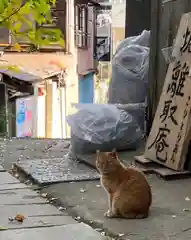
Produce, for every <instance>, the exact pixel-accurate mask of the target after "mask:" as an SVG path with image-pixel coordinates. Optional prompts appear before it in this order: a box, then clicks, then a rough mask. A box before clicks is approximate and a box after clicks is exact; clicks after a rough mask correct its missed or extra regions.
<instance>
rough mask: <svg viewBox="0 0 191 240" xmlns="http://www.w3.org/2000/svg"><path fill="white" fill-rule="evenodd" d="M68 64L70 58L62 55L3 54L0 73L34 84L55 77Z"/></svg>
mask: <svg viewBox="0 0 191 240" xmlns="http://www.w3.org/2000/svg"><path fill="white" fill-rule="evenodd" d="M70 64H72V56H71V55H66V54H64V53H5V54H4V55H3V56H2V57H0V72H1V73H4V74H7V75H9V76H11V77H15V78H17V79H20V80H23V81H27V82H34V81H40V80H42V79H47V78H50V77H51V76H55V75H57V74H59V73H60V72H61V70H62V69H63V68H67V67H68V66H69V65H70ZM13 66H16V67H17V68H19V71H18V70H16V69H15V70H14V68H12V67H13ZM7 67H8V68H7ZM10 67H11V68H10Z"/></svg>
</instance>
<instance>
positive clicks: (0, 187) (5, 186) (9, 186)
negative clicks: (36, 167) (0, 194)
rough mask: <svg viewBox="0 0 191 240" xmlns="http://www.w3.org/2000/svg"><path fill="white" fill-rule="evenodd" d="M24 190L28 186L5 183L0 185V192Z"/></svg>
mask: <svg viewBox="0 0 191 240" xmlns="http://www.w3.org/2000/svg"><path fill="white" fill-rule="evenodd" d="M24 188H28V186H27V185H25V184H23V183H14V184H9V183H5V184H2V185H0V191H3V190H11V189H24Z"/></svg>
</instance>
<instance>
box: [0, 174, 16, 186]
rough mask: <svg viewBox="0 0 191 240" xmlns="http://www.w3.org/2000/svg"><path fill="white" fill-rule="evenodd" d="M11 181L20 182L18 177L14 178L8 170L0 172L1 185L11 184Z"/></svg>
mask: <svg viewBox="0 0 191 240" xmlns="http://www.w3.org/2000/svg"><path fill="white" fill-rule="evenodd" d="M10 183H20V182H19V180H18V179H16V178H14V177H13V176H11V175H10V174H9V173H7V172H0V185H2V184H10Z"/></svg>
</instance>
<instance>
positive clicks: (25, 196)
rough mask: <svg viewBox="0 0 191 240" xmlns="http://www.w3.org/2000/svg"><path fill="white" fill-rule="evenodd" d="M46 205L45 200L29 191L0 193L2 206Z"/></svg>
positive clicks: (20, 190) (17, 190) (5, 191)
mask: <svg viewBox="0 0 191 240" xmlns="http://www.w3.org/2000/svg"><path fill="white" fill-rule="evenodd" d="M38 203H41V204H42V203H46V199H44V198H40V196H39V195H38V194H37V193H36V192H35V191H32V190H30V189H16V190H15V189H12V190H2V191H0V205H3V204H5V205H6V204H12V205H13V204H38Z"/></svg>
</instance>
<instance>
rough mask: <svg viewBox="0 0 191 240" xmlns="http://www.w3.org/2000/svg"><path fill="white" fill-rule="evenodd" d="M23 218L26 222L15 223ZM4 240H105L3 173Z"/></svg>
mask: <svg viewBox="0 0 191 240" xmlns="http://www.w3.org/2000/svg"><path fill="white" fill-rule="evenodd" d="M17 214H22V215H23V216H24V217H25V218H24V221H23V222H22V223H21V222H18V221H16V220H13V219H14V218H15V216H16V215H17ZM0 239H2V240H13V239H14V240H26V239H27V240H34V239H36V240H52V239H54V240H61V239H67V240H90V239H92V240H101V239H104V237H103V236H101V234H100V233H98V232H97V231H95V230H93V229H92V228H91V227H89V226H88V225H85V224H83V223H78V222H77V221H75V220H74V219H73V218H72V217H70V216H68V214H67V213H66V212H65V211H60V210H59V209H57V208H56V207H54V206H52V205H50V204H49V202H48V201H47V199H45V198H43V197H41V196H40V195H39V194H38V193H37V192H35V191H33V190H31V189H30V188H29V187H28V186H27V185H25V184H23V183H20V182H19V181H18V180H17V179H16V178H14V177H13V176H11V175H10V174H9V173H7V172H5V171H4V170H3V169H2V168H1V169H0Z"/></svg>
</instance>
